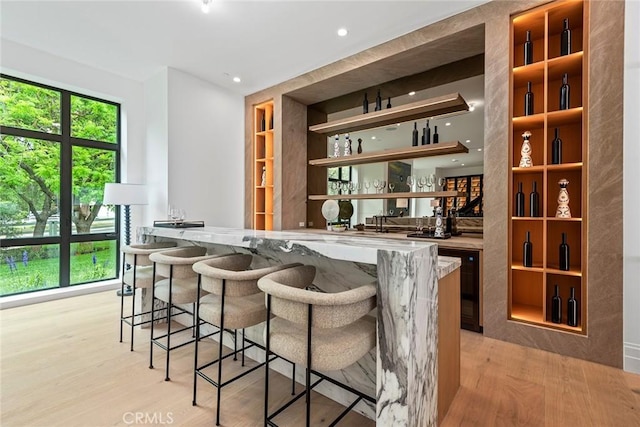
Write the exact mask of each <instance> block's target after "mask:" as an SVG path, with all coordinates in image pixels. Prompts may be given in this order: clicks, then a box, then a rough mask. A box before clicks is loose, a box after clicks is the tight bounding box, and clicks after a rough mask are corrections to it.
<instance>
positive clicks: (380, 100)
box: [375, 89, 382, 111]
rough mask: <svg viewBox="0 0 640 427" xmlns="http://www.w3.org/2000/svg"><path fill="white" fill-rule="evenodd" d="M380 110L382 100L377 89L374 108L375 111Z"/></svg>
mask: <svg viewBox="0 0 640 427" xmlns="http://www.w3.org/2000/svg"><path fill="white" fill-rule="evenodd" d="M380 110H382V98H381V97H380V90H379V89H378V96H376V108H375V111H380Z"/></svg>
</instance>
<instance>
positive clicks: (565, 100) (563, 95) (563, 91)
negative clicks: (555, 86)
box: [560, 73, 570, 110]
mask: <svg viewBox="0 0 640 427" xmlns="http://www.w3.org/2000/svg"><path fill="white" fill-rule="evenodd" d="M569 89H570V88H569V75H568V74H567V73H564V75H563V76H562V86H560V109H561V110H568V109H569Z"/></svg>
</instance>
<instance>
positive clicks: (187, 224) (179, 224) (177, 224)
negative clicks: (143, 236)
mask: <svg viewBox="0 0 640 427" xmlns="http://www.w3.org/2000/svg"><path fill="white" fill-rule="evenodd" d="M153 226H154V227H165V228H194V227H204V221H171V220H160V221H153Z"/></svg>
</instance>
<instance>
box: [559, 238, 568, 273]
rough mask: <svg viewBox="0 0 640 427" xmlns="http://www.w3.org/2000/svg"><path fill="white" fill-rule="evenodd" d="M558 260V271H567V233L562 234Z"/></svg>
mask: <svg viewBox="0 0 640 427" xmlns="http://www.w3.org/2000/svg"><path fill="white" fill-rule="evenodd" d="M559 258H560V259H559V263H560V270H562V271H569V245H568V244H567V233H562V243H560V257H559Z"/></svg>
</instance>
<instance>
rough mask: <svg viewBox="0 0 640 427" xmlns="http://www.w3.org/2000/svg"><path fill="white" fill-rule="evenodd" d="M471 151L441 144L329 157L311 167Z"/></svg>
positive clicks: (446, 143)
mask: <svg viewBox="0 0 640 427" xmlns="http://www.w3.org/2000/svg"><path fill="white" fill-rule="evenodd" d="M468 152H469V149H468V148H467V147H465V146H464V145H462V144H461V143H460V142H458V141H453V142H442V143H440V144H429V145H419V146H417V147H407V148H393V149H389V150H381V151H372V152H370V153H362V154H353V155H351V156H342V157H329V158H326V159H314V160H309V164H310V165H311V166H326V167H335V166H350V165H361V164H364V163H380V162H390V161H394V160H407V159H417V158H422V157H431V156H442V155H445V154H457V153H468Z"/></svg>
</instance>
